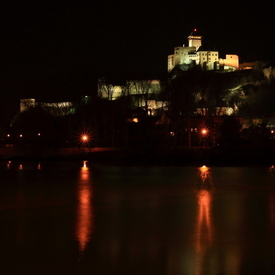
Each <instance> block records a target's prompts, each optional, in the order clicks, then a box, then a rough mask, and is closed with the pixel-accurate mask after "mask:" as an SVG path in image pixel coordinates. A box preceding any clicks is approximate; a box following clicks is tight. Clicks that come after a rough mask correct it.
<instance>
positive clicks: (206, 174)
mask: <svg viewBox="0 0 275 275" xmlns="http://www.w3.org/2000/svg"><path fill="white" fill-rule="evenodd" d="M199 170H200V177H201V179H202V181H203V182H204V181H205V180H206V179H207V178H208V177H209V168H208V167H207V166H205V165H203V166H202V167H200V168H199Z"/></svg>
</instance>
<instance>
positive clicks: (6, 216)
mask: <svg viewBox="0 0 275 275" xmlns="http://www.w3.org/2000/svg"><path fill="white" fill-rule="evenodd" d="M0 171H1V181H0V223H1V227H0V243H1V246H0V259H1V265H0V274H28V275H32V274H42V275H43V274H47V275H48V274H62V275H63V274H65V275H66V274H95V275H97V274H98V275H105V274H106V275H109V274H118V275H124V274H127V275H128V274H132V275H140V274H148V275H149V274H150V275H152V274H158V275H166V274H168V275H180V274H187V275H189V274H198V275H205V274H228V275H235V274H239V275H243V274H249V275H250V274H266V275H269V274H275V256H274V255H275V185H274V182H275V181H274V179H275V178H274V177H275V171H274V167H273V166H271V167H262V166H261V167H212V168H211V167H207V166H200V167H190V166H189V167H187V166H185V167H183V166H177V167H173V166H170V167H165V166H161V167H160V166H129V165H128V166H108V165H105V166H102V165H98V164H96V163H94V162H89V161H72V162H71V161H66V162H63V161H54V162H52V161H44V162H24V161H18V162H17V161H2V162H0Z"/></svg>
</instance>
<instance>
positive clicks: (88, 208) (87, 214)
mask: <svg viewBox="0 0 275 275" xmlns="http://www.w3.org/2000/svg"><path fill="white" fill-rule="evenodd" d="M77 189H78V190H77V198H78V207H77V220H76V237H77V240H78V243H79V251H80V252H84V251H85V249H86V247H87V244H88V242H89V241H90V238H91V234H92V222H93V209H92V187H91V175H90V170H89V168H88V167H87V162H86V161H84V162H83V166H82V167H81V170H80V178H79V181H78V186H77Z"/></svg>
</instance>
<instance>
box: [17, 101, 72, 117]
mask: <svg viewBox="0 0 275 275" xmlns="http://www.w3.org/2000/svg"><path fill="white" fill-rule="evenodd" d="M38 106H39V107H41V108H42V109H43V110H45V111H47V112H48V113H50V114H51V115H53V116H65V115H68V114H70V113H71V112H72V108H73V103H72V102H54V103H45V102H36V101H35V99H34V98H23V99H20V113H23V112H25V111H27V110H29V109H30V108H34V107H38Z"/></svg>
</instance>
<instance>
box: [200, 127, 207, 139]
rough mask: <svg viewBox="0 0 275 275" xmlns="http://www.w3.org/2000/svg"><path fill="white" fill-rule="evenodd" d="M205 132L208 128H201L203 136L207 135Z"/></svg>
mask: <svg viewBox="0 0 275 275" xmlns="http://www.w3.org/2000/svg"><path fill="white" fill-rule="evenodd" d="M207 133H208V130H207V129H206V128H202V129H201V134H202V136H203V137H205V136H206V135H207Z"/></svg>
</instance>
